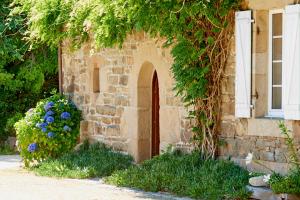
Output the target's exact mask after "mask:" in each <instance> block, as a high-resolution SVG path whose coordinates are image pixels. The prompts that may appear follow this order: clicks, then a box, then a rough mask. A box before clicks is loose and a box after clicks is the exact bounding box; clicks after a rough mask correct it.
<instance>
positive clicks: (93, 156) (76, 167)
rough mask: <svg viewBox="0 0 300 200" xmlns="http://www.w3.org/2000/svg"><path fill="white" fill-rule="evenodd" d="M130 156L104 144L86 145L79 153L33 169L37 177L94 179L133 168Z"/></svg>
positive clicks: (44, 163) (46, 162) (50, 161)
mask: <svg viewBox="0 0 300 200" xmlns="http://www.w3.org/2000/svg"><path fill="white" fill-rule="evenodd" d="M132 163H133V159H132V157H131V156H129V155H124V154H122V153H119V152H114V151H112V150H111V149H110V148H108V147H106V146H105V145H104V144H100V143H96V144H93V145H89V144H87V143H85V144H84V145H82V146H81V148H80V149H79V150H78V151H74V152H71V153H68V154H66V155H64V156H62V157H60V158H58V159H49V160H46V161H44V162H42V163H40V164H39V165H37V166H35V167H33V168H31V169H32V170H33V171H34V172H35V173H36V174H37V175H40V176H50V177H64V178H80V179H81V178H92V177H104V176H109V175H111V174H112V173H113V172H114V171H116V170H121V169H126V168H128V167H129V166H131V165H132Z"/></svg>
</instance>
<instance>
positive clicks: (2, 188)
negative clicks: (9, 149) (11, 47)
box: [0, 156, 188, 200]
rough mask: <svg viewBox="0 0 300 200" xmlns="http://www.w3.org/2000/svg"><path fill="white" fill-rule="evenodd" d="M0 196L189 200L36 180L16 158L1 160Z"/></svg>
mask: <svg viewBox="0 0 300 200" xmlns="http://www.w3.org/2000/svg"><path fill="white" fill-rule="evenodd" d="M0 196H1V199H9V200H136V199H139V200H141V199H163V200H188V198H176V197H174V196H171V195H166V194H161V193H148V192H142V191H138V190H131V189H126V188H118V187H115V186H110V185H106V184H104V183H102V182H101V180H99V179H98V180H77V179H55V178H47V177H38V176H35V175H34V174H32V173H30V172H28V171H26V170H24V169H22V168H21V167H20V158H19V157H18V156H0Z"/></svg>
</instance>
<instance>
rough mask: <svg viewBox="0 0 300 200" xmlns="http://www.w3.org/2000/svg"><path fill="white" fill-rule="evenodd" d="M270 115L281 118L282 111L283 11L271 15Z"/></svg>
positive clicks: (273, 12) (271, 12) (273, 11)
mask: <svg viewBox="0 0 300 200" xmlns="http://www.w3.org/2000/svg"><path fill="white" fill-rule="evenodd" d="M268 73H269V92H268V93H269V103H268V104H269V106H268V107H269V109H268V110H269V113H268V115H270V116H274V117H281V116H282V115H283V111H282V10H271V11H270V15H269V72H268Z"/></svg>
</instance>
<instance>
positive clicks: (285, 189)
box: [269, 170, 300, 195]
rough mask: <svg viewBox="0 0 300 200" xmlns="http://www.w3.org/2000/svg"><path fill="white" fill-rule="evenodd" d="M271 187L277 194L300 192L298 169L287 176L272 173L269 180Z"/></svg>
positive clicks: (299, 173) (299, 172)
mask: <svg viewBox="0 0 300 200" xmlns="http://www.w3.org/2000/svg"><path fill="white" fill-rule="evenodd" d="M269 184H270V187H271V189H272V190H273V191H274V192H275V193H278V194H282V193H287V194H297V195H299V194H300V171H299V170H297V171H292V172H290V174H289V175H287V176H281V175H279V174H275V173H274V174H272V176H271V179H270V181H269Z"/></svg>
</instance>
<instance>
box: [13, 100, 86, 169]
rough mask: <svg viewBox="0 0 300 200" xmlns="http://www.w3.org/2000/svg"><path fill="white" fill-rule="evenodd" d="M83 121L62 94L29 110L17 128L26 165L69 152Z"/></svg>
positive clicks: (17, 124)
mask: <svg viewBox="0 0 300 200" xmlns="http://www.w3.org/2000/svg"><path fill="white" fill-rule="evenodd" d="M80 119H81V113H80V111H79V110H78V109H77V108H76V106H75V105H74V104H73V103H72V102H70V101H69V100H67V99H66V98H65V97H64V96H62V95H59V94H55V95H53V96H51V97H49V98H47V99H45V100H42V101H40V102H39V103H38V104H37V106H36V108H33V109H30V110H29V111H28V112H27V113H26V116H25V117H24V118H23V119H21V120H20V121H18V122H17V123H16V125H15V127H16V130H17V139H18V141H19V143H18V145H19V148H20V154H21V156H22V157H23V159H24V162H25V165H26V166H28V165H29V164H30V162H32V161H38V162H39V161H41V160H43V159H46V158H56V157H58V156H60V155H63V154H64V153H66V152H69V151H70V150H71V149H72V148H73V147H74V146H75V145H76V141H77V138H78V136H79V125H80Z"/></svg>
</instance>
